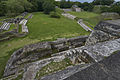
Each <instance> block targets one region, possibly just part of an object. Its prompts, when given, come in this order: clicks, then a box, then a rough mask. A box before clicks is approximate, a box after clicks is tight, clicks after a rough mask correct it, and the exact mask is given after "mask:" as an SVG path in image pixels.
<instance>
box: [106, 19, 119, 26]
mask: <svg viewBox="0 0 120 80" xmlns="http://www.w3.org/2000/svg"><path fill="white" fill-rule="evenodd" d="M104 22H107V23H110V24H114V25H118V26H120V19H117V20H108V21H104Z"/></svg>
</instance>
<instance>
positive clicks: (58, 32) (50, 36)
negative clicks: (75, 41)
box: [0, 12, 90, 78]
mask: <svg viewBox="0 0 120 80" xmlns="http://www.w3.org/2000/svg"><path fill="white" fill-rule="evenodd" d="M27 26H28V29H29V34H28V35H27V36H26V37H24V38H15V39H13V40H9V41H6V42H1V43H0V78H1V76H2V74H3V71H4V67H5V65H6V62H7V61H8V59H9V57H10V55H11V54H12V53H13V52H14V51H15V50H17V49H19V48H21V47H23V46H25V45H27V44H32V43H37V42H40V41H48V40H55V39H57V38H63V37H66V38H68V37H75V36H80V35H88V34H90V32H86V31H85V30H84V29H83V28H82V27H80V25H78V24H77V23H76V21H74V20H70V19H67V18H65V17H63V16H62V17H61V18H60V19H55V18H50V17H49V15H45V14H43V13H40V12H36V13H33V18H32V19H30V20H29V21H28V24H27Z"/></svg>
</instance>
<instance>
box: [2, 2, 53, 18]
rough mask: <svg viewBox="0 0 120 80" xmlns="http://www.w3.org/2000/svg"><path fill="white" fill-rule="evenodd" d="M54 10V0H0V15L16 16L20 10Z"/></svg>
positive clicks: (48, 11) (45, 11)
mask: <svg viewBox="0 0 120 80" xmlns="http://www.w3.org/2000/svg"><path fill="white" fill-rule="evenodd" d="M54 10H55V4H54V0H0V16H9V17H12V16H17V15H19V14H20V13H22V12H36V11H43V12H44V13H46V14H49V13H50V12H51V11H54Z"/></svg>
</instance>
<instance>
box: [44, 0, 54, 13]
mask: <svg viewBox="0 0 120 80" xmlns="http://www.w3.org/2000/svg"><path fill="white" fill-rule="evenodd" d="M42 7H43V10H44V13H45V14H49V13H50V12H51V11H55V5H54V1H53V0H49V1H45V2H44V4H43V6H42Z"/></svg>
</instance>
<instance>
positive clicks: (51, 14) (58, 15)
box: [50, 12, 60, 18]
mask: <svg viewBox="0 0 120 80" xmlns="http://www.w3.org/2000/svg"><path fill="white" fill-rule="evenodd" d="M50 17H52V18H60V14H58V13H57V12H51V13H50Z"/></svg>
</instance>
